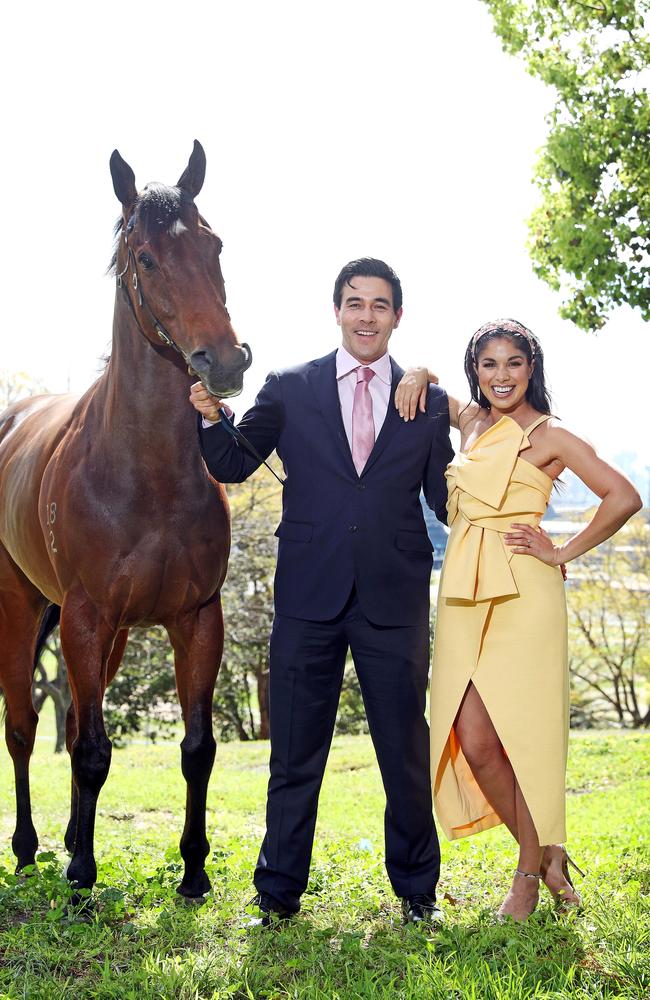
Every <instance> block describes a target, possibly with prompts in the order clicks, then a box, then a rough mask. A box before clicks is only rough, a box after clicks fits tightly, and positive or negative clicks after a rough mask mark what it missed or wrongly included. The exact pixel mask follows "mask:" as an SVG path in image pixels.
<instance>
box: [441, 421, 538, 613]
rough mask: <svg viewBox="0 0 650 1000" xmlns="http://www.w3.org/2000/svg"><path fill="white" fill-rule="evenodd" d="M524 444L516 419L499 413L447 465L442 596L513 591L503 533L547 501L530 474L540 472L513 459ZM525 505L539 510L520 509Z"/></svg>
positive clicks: (483, 597)
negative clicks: (446, 539)
mask: <svg viewBox="0 0 650 1000" xmlns="http://www.w3.org/2000/svg"><path fill="white" fill-rule="evenodd" d="M529 446H530V445H529V441H528V438H527V436H526V432H525V431H524V430H522V428H521V427H520V426H519V424H518V423H517V422H516V421H514V420H512V418H510V417H507V416H506V417H502V418H501V419H500V420H499V421H497V423H495V424H493V425H492V426H491V427H489V428H488V429H487V430H486V431H484V433H483V434H481V435H480V436H479V437H478V438H476V440H475V441H474V443H473V444H472V445H471V446H470V448H468V450H467V451H466V452H460V453H459V455H458V457H457V459H456V460H455V461H454V462H452V463H451V464H450V465H449V467H448V468H447V472H446V477H447V482H448V487H449V501H448V503H447V510H448V514H449V518H448V520H449V527H450V528H452V529H453V530H452V531H451V534H450V536H449V542H448V546H447V556H446V559H445V569H444V571H443V575H442V579H441V582H440V593H441V596H442V597H445V598H452V599H456V600H463V601H490V600H494V599H495V598H498V597H510V596H514V595H517V594H518V593H519V589H518V587H517V582H516V580H515V577H514V575H513V572H512V568H511V560H512V556H513V554H512V553H511V552H510V551H509V550H508V549H507V547H506V545H505V543H504V541H503V534H504V532H506V531H509V530H510V525H511V523H512V521H513V520H521V521H522V522H524V523H528V524H532V525H537V524H538V523H539V520H540V518H541V515H542V513H543V511H544V510H545V507H546V503H547V501H548V491H547V492H546V496H545V497H544V496H542V495H541V494H540V485H539V482H538V480H537V479H536V478H535V474H537V476H538V477H539V476H540V475H541V476H543V475H544V474H543V473H540V472H539V470H538V469H534V468H533V466H531V465H530V463H527V462H522V461H521V460H519V452H520V450H521V449H522V448H527V447H529ZM529 470H532V471H531V472H529ZM520 472H521V474H519V473H520ZM519 480H521V482H518V481H519ZM549 482H550V480H549ZM522 490H523V491H524V493H523V495H522ZM531 491H534V494H537V496H535V495H534V494H533V495H532V496H531ZM531 500H532V506H531ZM530 510H534V511H539V515H536V514H533V515H530V514H528V513H523V512H528V511H530Z"/></svg>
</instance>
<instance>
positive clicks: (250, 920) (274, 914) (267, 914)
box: [245, 892, 294, 927]
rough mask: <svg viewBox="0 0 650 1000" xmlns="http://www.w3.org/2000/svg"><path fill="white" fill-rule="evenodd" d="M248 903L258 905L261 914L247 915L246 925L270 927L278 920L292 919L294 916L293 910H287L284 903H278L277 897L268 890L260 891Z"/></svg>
mask: <svg viewBox="0 0 650 1000" xmlns="http://www.w3.org/2000/svg"><path fill="white" fill-rule="evenodd" d="M248 905H249V906H256V907H257V909H258V910H259V911H260V914H261V915H260V916H259V917H253V916H250V917H247V918H246V922H245V923H246V927H270V926H271V925H272V924H275V923H277V922H278V921H281V920H291V918H292V917H293V916H294V912H293V911H292V910H285V908H284V907H283V906H282V904H281V903H278V901H277V899H274V898H273V896H269V894H268V892H258V893H257V895H256V896H253V898H252V899H251V901H250V903H249V904H248Z"/></svg>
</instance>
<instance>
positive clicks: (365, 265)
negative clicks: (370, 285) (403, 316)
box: [334, 257, 402, 312]
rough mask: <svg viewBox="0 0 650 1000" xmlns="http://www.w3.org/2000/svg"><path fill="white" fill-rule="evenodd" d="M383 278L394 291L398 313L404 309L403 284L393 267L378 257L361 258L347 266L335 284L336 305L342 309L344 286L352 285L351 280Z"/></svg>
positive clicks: (394, 303)
mask: <svg viewBox="0 0 650 1000" xmlns="http://www.w3.org/2000/svg"><path fill="white" fill-rule="evenodd" d="M354 277H361V278H383V279H384V281H387V282H388V283H389V285H390V287H391V288H392V290H393V309H394V310H395V312H398V311H399V310H400V309H401V308H402V284H401V282H400V280H399V278H398V277H397V275H396V274H395V272H394V271H393V269H392V267H389V266H388V264H385V263H384V261H383V260H377V258H376V257H360V258H359V260H351V261H350V263H349V264H346V265H345V267H344V268H343V270H342V271H341V273H340V274H339V276H338V278H337V279H336V281H335V283H334V305H335V306H336V308H337V309H340V308H341V301H342V299H343V286H344V285H349V284H350V278H354Z"/></svg>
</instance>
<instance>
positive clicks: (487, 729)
mask: <svg viewBox="0 0 650 1000" xmlns="http://www.w3.org/2000/svg"><path fill="white" fill-rule="evenodd" d="M454 728H455V730H456V735H457V736H458V739H459V741H460V745H461V747H462V749H463V754H464V755H465V758H466V760H467V763H468V764H469V766H470V768H471V771H472V774H473V775H474V777H475V778H476V781H477V783H478V785H479V787H480V789H481V791H482V792H483V794H484V795H485V797H486V799H487V800H488V802H489V803H490V805H491V806H492V808H493V809H494V810H495V812H496V813H497V814H498V815H499V816H500V817H501V819H502V820H503V822H504V823H505V825H506V826H507V827H508V829H509V830H510V832H511V833H512V835H513V837H514V838H515V840H516V841H517V842H518V844H519V859H518V863H517V870H518V871H519V872H525V873H527V874H529V875H538V874H539V865H540V860H541V856H542V849H541V847H540V844H539V840H538V838H537V831H536V830H535V825H534V823H533V819H532V816H531V815H530V811H529V809H528V806H527V805H526V801H525V799H524V796H523V794H522V792H521V789H520V787H519V784H518V782H517V779H516V777H515V773H514V771H513V769H512V765H511V764H510V761H509V760H508V758H507V757H506V755H505V753H504V751H503V747H502V745H501V741H500V740H499V737H498V735H497V732H496V729H495V728H494V725H493V724H492V720H491V719H490V716H489V714H488V711H487V709H486V707H485V705H484V704H483V702H482V700H481V697H480V695H479V693H478V691H477V690H476V688H475V687H474V685H473V684H469V685H468V687H467V691H466V692H465V696H464V698H463V701H462V702H461V706H460V709H459V711H458V715H457V716H456V721H455V723H454ZM538 887H539V880H538V879H537V878H525V877H523V876H522V875H515V878H514V880H513V883H512V887H511V889H510V891H509V892H508V895H507V896H506V898H505V900H504V902H503V904H502V905H501V907H500V909H499V914H500V915H501V916H512V917H514V919H515V920H525V919H526V917H527V916H529V915H530V914H531V913H532V912H533V910H534V909H535V906H536V905H537V896H538Z"/></svg>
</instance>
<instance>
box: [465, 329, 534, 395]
mask: <svg viewBox="0 0 650 1000" xmlns="http://www.w3.org/2000/svg"><path fill="white" fill-rule="evenodd" d="M504 337H505V338H506V340H510V341H512V343H513V344H514V345H515V346H516V347H518V348H519V350H520V351H523V353H524V354H525V355H526V358H527V360H528V364H529V365H532V368H533V373H532V375H531V377H530V382H529V383H528V388H527V389H526V400H527V402H529V403H530V405H531V406H532V407H533V409H534V410H537V411H538V413H550V412H551V394H550V393H549V391H548V389H547V388H546V381H545V379H544V352H543V351H542V347H541V344H540V342H539V340H538V339H537V337H535V336H534V335H533V334H532V333H531V331H530V330H529V329H528V327H527V326H524V325H523V323H519V322H517V320H516V319H497V320H494V321H493V322H491V323H484V324H483V326H481V327H479V328H478V330H477V331H476V333H475V334H474V336H473V337H472V339H471V340H470V342H469V344H468V345H467V350H466V351H465V374H466V375H467V381H468V382H469V389H470V394H471V397H472V399H473V400H474V402H475V403H478V404H479V406H482V407H483V408H484V409H486V410H489V409H490V401H489V400H488V399H486V397H485V396H484V395H483V393H482V392H481V390H480V388H479V384H478V374H477V372H476V365H477V364H478V358H479V354H480V353H481V351H482V350H483V349H484V348H485V347H486V346H487V344H488V343H489V342H490V341H491V340H501V339H502V338H504Z"/></svg>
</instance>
